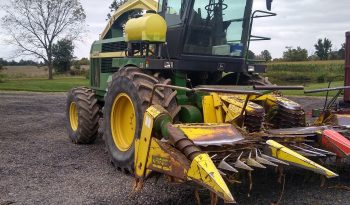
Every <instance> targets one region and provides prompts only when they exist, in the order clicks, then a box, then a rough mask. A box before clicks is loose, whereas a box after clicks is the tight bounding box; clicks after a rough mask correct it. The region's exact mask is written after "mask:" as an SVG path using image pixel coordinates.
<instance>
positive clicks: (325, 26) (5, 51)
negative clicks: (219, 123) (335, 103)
mask: <svg viewBox="0 0 350 205" xmlns="http://www.w3.org/2000/svg"><path fill="white" fill-rule="evenodd" d="M5 1H6V0H0V5H1V4H3V3H4V2H5ZM80 1H81V3H82V5H83V7H84V9H85V12H86V15H87V19H86V24H87V30H88V32H87V33H86V34H85V35H84V36H83V38H82V39H81V41H80V42H77V43H76V48H75V56H77V57H78V58H82V57H88V56H89V52H90V45H91V44H92V42H93V41H94V40H97V39H98V38H99V34H100V33H101V32H102V31H103V29H104V27H105V26H106V23H107V21H106V20H105V19H106V14H107V13H108V11H109V9H108V7H109V5H110V3H111V2H112V0H80ZM229 1H232V0H226V2H229ZM254 4H255V5H254V9H261V10H264V9H265V0H255V1H254ZM349 9H350V0H274V1H273V5H272V11H273V12H275V13H277V16H276V17H269V18H260V19H256V20H255V21H254V25H253V31H252V34H253V35H259V36H267V37H271V39H272V40H271V41H260V42H253V43H252V44H251V50H252V51H253V52H254V53H256V54H259V53H260V52H261V51H262V50H265V49H267V50H269V51H270V52H271V54H272V57H273V58H280V57H282V55H283V51H284V50H286V47H287V46H291V47H297V46H300V47H302V48H305V49H307V50H308V52H309V54H312V53H314V52H315V49H314V44H315V43H316V41H317V39H319V38H324V37H327V38H329V39H330V40H331V41H332V43H333V49H334V50H337V49H339V48H340V45H341V44H342V43H344V42H345V32H346V31H350V11H349ZM3 15H4V12H3V11H1V10H0V17H1V16H3ZM3 38H4V34H3V33H1V26H0V58H5V59H10V58H11V57H13V53H14V48H13V46H9V45H6V44H5V43H4V42H3V41H2V39H3Z"/></svg>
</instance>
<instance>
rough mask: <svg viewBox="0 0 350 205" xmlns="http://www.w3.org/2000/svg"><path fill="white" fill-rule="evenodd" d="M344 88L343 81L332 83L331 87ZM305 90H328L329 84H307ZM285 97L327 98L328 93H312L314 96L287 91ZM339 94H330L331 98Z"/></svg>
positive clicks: (332, 92) (284, 92) (301, 91)
mask: <svg viewBox="0 0 350 205" xmlns="http://www.w3.org/2000/svg"><path fill="white" fill-rule="evenodd" d="M341 86H344V82H343V81H336V82H332V84H331V87H341ZM304 87H305V90H315V89H320V88H327V87H328V83H311V84H306V85H305V86H304ZM282 93H283V94H284V95H299V96H326V92H322V93H312V94H304V91H303V90H286V91H283V92H282ZM336 93H337V91H331V92H329V95H330V96H334V95H335V94H336Z"/></svg>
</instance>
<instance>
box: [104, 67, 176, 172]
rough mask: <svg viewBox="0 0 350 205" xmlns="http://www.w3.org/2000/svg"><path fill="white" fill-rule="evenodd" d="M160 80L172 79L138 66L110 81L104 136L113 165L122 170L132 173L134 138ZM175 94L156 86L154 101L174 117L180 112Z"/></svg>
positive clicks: (120, 73)
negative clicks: (147, 72)
mask: <svg viewBox="0 0 350 205" xmlns="http://www.w3.org/2000/svg"><path fill="white" fill-rule="evenodd" d="M157 83H165V84H171V81H170V79H163V78H161V77H159V76H157V75H150V74H146V73H145V72H143V71H142V70H140V69H138V68H135V67H127V68H124V69H121V70H119V71H118V72H116V73H115V74H113V76H112V81H111V82H110V83H109V86H108V91H107V93H106V96H105V106H104V115H103V116H104V135H103V138H104V140H105V143H106V147H107V150H108V153H109V156H110V159H111V162H112V164H113V165H114V166H116V167H117V168H118V169H120V170H122V171H123V172H129V173H133V170H134V153H135V147H134V141H135V139H136V138H139V136H140V134H141V128H142V121H143V115H144V112H145V111H146V109H147V107H148V105H149V102H150V98H151V95H152V89H153V86H154V85H155V84H157ZM175 97H176V91H172V90H171V89H169V88H164V89H157V90H156V92H155V94H154V96H153V101H152V104H159V105H162V106H163V107H164V108H165V109H167V110H168V111H169V113H170V114H171V115H172V116H173V117H174V116H175V115H176V114H177V113H178V112H179V111H180V107H179V106H178V105H177V103H176V99H175Z"/></svg>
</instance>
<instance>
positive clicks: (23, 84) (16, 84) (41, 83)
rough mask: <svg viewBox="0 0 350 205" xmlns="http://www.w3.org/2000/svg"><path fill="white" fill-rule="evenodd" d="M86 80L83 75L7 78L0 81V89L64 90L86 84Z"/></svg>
mask: <svg viewBox="0 0 350 205" xmlns="http://www.w3.org/2000/svg"><path fill="white" fill-rule="evenodd" d="M87 85H88V80H87V79H86V78H84V77H67V78H64V77H59V78H57V77H56V78H55V79H54V80H47V79H35V78H28V79H8V80H6V81H5V82H4V83H0V90H14V91H33V92H66V91H68V90H69V89H71V88H73V87H77V86H87Z"/></svg>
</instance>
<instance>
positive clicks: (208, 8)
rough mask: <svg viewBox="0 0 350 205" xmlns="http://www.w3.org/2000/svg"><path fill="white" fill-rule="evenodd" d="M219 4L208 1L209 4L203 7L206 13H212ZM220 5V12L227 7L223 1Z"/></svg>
mask: <svg viewBox="0 0 350 205" xmlns="http://www.w3.org/2000/svg"><path fill="white" fill-rule="evenodd" d="M219 2H220V1H219ZM219 2H215V0H210V2H209V4H208V5H207V6H205V10H207V11H208V13H209V12H213V11H214V9H215V7H217V6H220V3H219ZM221 4H222V10H225V9H227V7H228V5H227V4H225V3H224V0H222V1H221Z"/></svg>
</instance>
